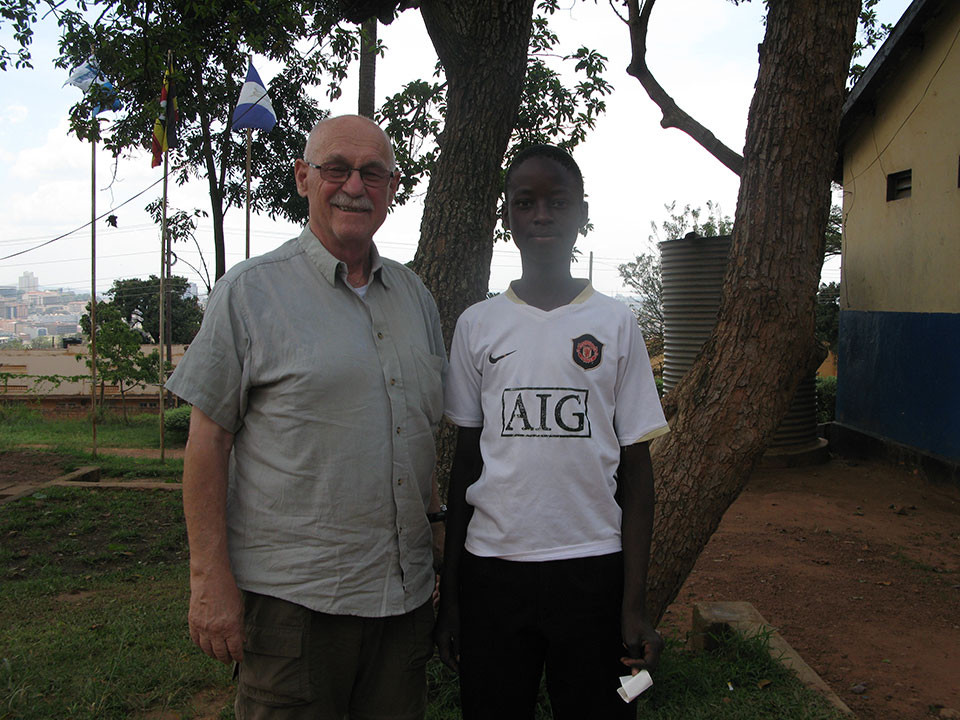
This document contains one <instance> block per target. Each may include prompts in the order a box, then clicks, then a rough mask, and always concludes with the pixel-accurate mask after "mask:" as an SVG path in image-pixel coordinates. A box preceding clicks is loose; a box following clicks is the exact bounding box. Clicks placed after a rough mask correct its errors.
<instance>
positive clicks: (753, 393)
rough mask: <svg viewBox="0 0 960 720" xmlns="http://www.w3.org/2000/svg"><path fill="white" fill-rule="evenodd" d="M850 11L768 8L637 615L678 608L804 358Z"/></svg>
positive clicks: (673, 405) (660, 477) (824, 2)
mask: <svg viewBox="0 0 960 720" xmlns="http://www.w3.org/2000/svg"><path fill="white" fill-rule="evenodd" d="M859 9H860V3H859V0H771V2H770V3H769V11H768V15H767V30H766V36H765V38H764V42H763V45H762V46H761V57H760V73H759V76H758V79H757V89H756V93H755V94H754V97H753V101H752V103H751V106H750V115H749V121H748V126H747V138H746V146H745V148H744V163H743V172H742V175H741V184H740V196H739V199H738V203H737V215H736V221H735V224H734V230H733V241H732V248H731V258H730V262H729V267H728V270H727V276H726V279H725V283H724V290H723V300H722V303H721V308H720V312H719V318H718V321H717V326H716V329H715V330H714V333H713V335H712V337H711V339H710V340H709V341H708V342H707V344H706V345H705V346H704V349H703V351H702V353H701V355H700V357H699V358H698V360H697V362H696V363H695V364H694V366H693V368H691V370H690V371H689V372H688V373H687V375H686V376H685V377H684V378H683V380H682V381H681V382H680V384H679V385H678V386H677V388H676V389H675V390H674V391H673V392H671V393H669V394H668V395H667V397H665V398H664V407H665V409H666V411H667V415H668V418H669V419H670V425H671V432H670V433H669V434H668V435H666V436H664V437H663V438H661V439H659V440H657V441H655V443H654V448H653V450H654V452H653V457H654V464H655V469H656V475H657V510H656V522H655V529H654V539H653V550H652V558H651V564H650V568H651V570H650V577H649V579H648V609H649V612H650V613H651V615H652V616H654V617H656V618H659V617H661V616H662V614H663V611H664V610H665V609H666V607H667V605H668V604H669V603H670V602H671V601H672V600H673V599H674V597H676V594H677V592H678V591H679V589H680V587H681V585H682V584H683V582H684V580H685V579H686V577H687V575H688V574H689V572H690V570H691V569H692V568H693V565H694V563H695V562H696V559H697V556H698V555H699V554H700V551H701V550H702V549H703V547H704V545H706V543H707V540H709V538H710V536H711V535H712V534H713V532H714V530H716V528H717V525H718V524H719V522H720V519H721V517H722V516H723V513H724V512H725V511H726V509H727V508H728V507H729V506H730V504H731V503H732V502H733V500H734V499H735V498H736V496H737V495H738V494H739V493H740V491H741V489H742V488H743V486H744V484H745V483H746V480H747V478H748V477H749V475H750V472H751V471H752V470H753V468H754V466H755V465H756V463H757V461H758V460H759V458H760V457H761V455H762V453H763V451H764V449H765V448H766V446H767V443H768V442H769V440H770V438H772V436H773V434H774V431H775V430H776V428H777V425H778V424H779V422H780V420H781V419H782V417H783V416H784V415H785V414H786V411H787V408H788V406H789V403H790V398H791V396H792V394H793V392H794V389H795V388H796V386H797V383H798V382H799V380H800V378H801V376H802V375H803V374H804V373H805V372H809V371H810V370H811V364H812V363H813V358H814V357H815V349H814V347H815V346H814V340H813V328H814V323H813V320H814V302H815V299H816V292H817V283H818V280H819V274H820V265H821V262H822V257H823V242H824V230H825V227H826V223H827V216H828V213H829V209H830V177H831V173H832V171H833V168H834V167H835V160H836V153H837V132H838V126H839V121H840V108H841V104H842V101H843V94H844V82H845V80H846V76H847V68H848V67H849V63H850V52H851V47H852V43H853V38H854V32H855V30H856V21H857V13H858V11H859Z"/></svg>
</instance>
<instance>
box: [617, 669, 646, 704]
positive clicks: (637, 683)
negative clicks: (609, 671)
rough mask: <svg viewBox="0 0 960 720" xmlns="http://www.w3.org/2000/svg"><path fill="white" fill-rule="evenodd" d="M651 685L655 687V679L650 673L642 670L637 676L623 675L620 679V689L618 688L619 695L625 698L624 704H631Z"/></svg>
mask: <svg viewBox="0 0 960 720" xmlns="http://www.w3.org/2000/svg"><path fill="white" fill-rule="evenodd" d="M651 685H653V678H651V677H650V673H648V672H647V671H646V670H641V671H640V672H638V673H637V674H636V675H623V676H622V677H621V678H620V687H619V688H617V693H618V694H619V695H620V697H621V698H623V701H624V702H630V701H632V700H634V699H636V698H637V696H639V695H640V693H642V692H643V691H644V690H646V689H647V688H648V687H650V686H651Z"/></svg>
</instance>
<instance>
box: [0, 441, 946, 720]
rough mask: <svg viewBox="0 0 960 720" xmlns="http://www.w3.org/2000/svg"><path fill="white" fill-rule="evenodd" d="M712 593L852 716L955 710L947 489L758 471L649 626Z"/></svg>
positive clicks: (28, 466)
mask: <svg viewBox="0 0 960 720" xmlns="http://www.w3.org/2000/svg"><path fill="white" fill-rule="evenodd" d="M104 452H112V451H108V450H104ZM149 452H151V451H145V453H149ZM138 454H139V453H138ZM54 458H55V456H52V455H47V454H45V453H42V452H37V451H31V452H6V453H3V454H2V457H0V485H3V484H4V483H7V484H16V483H24V482H36V483H38V484H39V482H42V481H44V480H48V479H52V478H53V477H56V476H57V475H59V474H60V472H59V470H58V469H57V467H56V464H55V462H54ZM710 600H745V601H747V602H750V603H752V604H753V605H754V606H755V607H756V608H757V610H758V611H759V612H760V613H761V614H762V615H763V616H764V618H766V620H767V621H768V622H769V623H771V624H772V625H774V626H775V627H776V628H777V629H778V630H779V631H780V633H781V634H782V635H783V637H784V638H785V639H786V640H787V642H789V643H790V644H791V645H792V646H793V647H794V648H795V649H796V650H797V651H798V652H799V653H800V655H801V656H802V657H803V658H804V660H806V661H807V663H809V664H810V666H811V667H813V669H814V670H815V671H816V672H817V673H819V674H820V676H821V677H822V678H823V679H824V680H825V681H826V682H827V683H828V684H829V685H830V686H831V687H832V688H833V690H834V691H835V692H836V693H837V694H838V695H839V696H840V697H841V698H842V699H843V700H844V701H845V702H846V703H847V704H848V705H849V706H850V707H851V708H852V709H853V710H854V712H855V713H856V714H857V716H858V717H859V718H861V719H862V720H880V719H881V718H883V719H884V720H887V719H896V720H920V719H921V718H924V719H927V718H931V717H938V716H939V717H960V715H952V714H950V712H949V710H957V711H960V487H958V486H957V485H937V484H932V483H930V482H928V481H927V480H925V479H924V478H923V477H922V476H921V475H920V474H919V473H917V472H916V471H913V470H911V469H909V468H905V467H899V466H895V465H890V464H886V463H883V462H879V461H876V462H862V463H860V462H854V461H850V460H845V459H843V458H834V459H832V460H831V461H830V462H829V463H827V464H825V465H819V466H813V467H807V468H797V469H761V470H758V471H757V472H756V473H755V474H754V476H753V477H752V478H751V480H750V482H749V484H748V486H747V488H746V490H744V492H743V493H742V494H741V496H740V497H739V498H738V499H737V501H736V502H735V503H734V504H733V505H732V506H731V507H730V509H729V510H728V511H727V513H726V515H725V516H724V518H723V521H722V522H721V524H720V527H719V529H718V530H717V532H716V534H715V535H714V536H713V538H712V539H711V540H710V542H709V544H708V545H707V547H706V549H705V550H704V552H703V554H702V555H701V557H700V559H699V561H698V562H697V565H696V567H695V568H694V570H693V572H692V573H691V575H690V577H689V578H688V580H687V583H686V584H685V585H684V587H683V589H682V590H681V592H680V595H679V597H678V598H677V601H676V602H675V603H674V605H672V606H671V608H670V609H669V610H668V611H667V615H666V616H665V618H664V621H663V623H662V625H661V629H663V630H664V631H665V632H667V633H671V634H674V635H675V636H680V637H682V636H683V634H684V633H685V632H686V631H687V630H688V629H689V624H690V614H691V608H692V604H693V603H694V602H698V601H710ZM215 695H216V698H214V701H213V706H216V703H220V705H219V706H220V707H222V704H223V702H226V700H224V698H223V697H221V694H219V693H215ZM228 699H229V698H227V700H228ZM201 704H202V703H201ZM201 715H202V716H203V717H206V716H207V715H206V712H203V713H201ZM215 716H216V713H215V712H214V713H211V717H215ZM153 717H154V716H151V718H153ZM156 717H161V716H156Z"/></svg>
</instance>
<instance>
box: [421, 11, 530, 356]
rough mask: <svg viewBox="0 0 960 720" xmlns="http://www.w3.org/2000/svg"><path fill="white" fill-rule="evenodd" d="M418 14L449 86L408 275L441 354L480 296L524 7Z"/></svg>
mask: <svg viewBox="0 0 960 720" xmlns="http://www.w3.org/2000/svg"><path fill="white" fill-rule="evenodd" d="M420 11H421V14H422V15H423V22H424V24H425V25H426V28H427V32H428V33H429V34H430V38H431V40H432V41H433V45H434V48H435V49H436V51H437V56H438V57H439V58H440V62H441V63H442V64H443V69H444V72H445V73H446V76H447V83H448V86H447V111H446V118H445V123H444V128H443V134H442V135H441V137H440V141H439V142H440V156H439V157H438V159H437V165H436V168H435V169H434V171H433V173H432V174H431V176H430V185H429V188H428V189H427V195H426V199H425V201H424V208H423V219H422V220H421V224H420V245H419V248H418V250H417V254H416V257H415V258H414V261H413V269H414V270H415V271H416V272H417V273H418V274H419V275H420V277H421V278H423V281H424V283H425V284H426V286H427V287H428V288H429V289H430V291H431V292H432V293H433V296H434V298H436V301H437V305H438V307H439V310H440V318H441V320H442V322H443V337H444V340H445V341H446V343H447V347H449V346H450V340H451V338H452V337H453V329H454V326H455V325H456V321H457V318H458V317H459V316H460V313H461V312H463V310H464V309H466V308H467V307H468V306H469V305H472V304H473V303H475V302H477V301H479V300H481V299H483V298H484V297H485V295H486V292H487V283H488V281H489V279H490V258H491V256H492V255H493V230H494V225H495V224H496V217H497V214H496V207H497V200H498V198H499V196H500V190H501V179H500V169H501V163H502V162H503V155H504V153H505V152H506V150H507V143H508V142H509V140H510V133H511V132H512V130H513V125H514V121H515V118H516V114H517V108H518V107H519V105H520V95H521V91H522V89H523V78H524V74H525V72H526V63H527V43H528V42H529V40H530V27H531V20H532V16H533V0H446V1H445V0H426V1H425V2H424V3H423V4H422V6H421V10H420Z"/></svg>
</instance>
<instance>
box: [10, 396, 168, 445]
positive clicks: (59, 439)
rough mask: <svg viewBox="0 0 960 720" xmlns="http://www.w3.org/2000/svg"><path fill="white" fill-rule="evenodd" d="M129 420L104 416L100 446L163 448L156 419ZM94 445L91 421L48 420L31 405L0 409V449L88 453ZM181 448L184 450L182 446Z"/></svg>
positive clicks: (140, 416) (131, 417)
mask: <svg viewBox="0 0 960 720" xmlns="http://www.w3.org/2000/svg"><path fill="white" fill-rule="evenodd" d="M128 419H129V422H128V423H125V422H124V421H123V418H122V417H121V416H120V415H119V414H114V413H105V414H104V416H103V417H102V418H100V421H99V422H98V423H97V445H98V446H99V447H121V448H159V447H160V424H159V419H158V417H157V416H156V415H151V414H149V413H142V414H132V413H131V414H130V415H129V418H128ZM92 441H93V434H92V428H91V424H90V420H89V418H57V419H47V418H44V416H43V414H42V413H41V412H40V410H38V409H36V408H34V407H31V406H29V405H19V404H10V405H0V447H8V448H9V447H17V446H24V445H48V446H53V447H56V448H61V449H66V450H86V449H89V447H90V446H91V444H92ZM167 444H168V446H169V445H170V443H167ZM179 444H180V445H181V446H182V444H183V443H182V442H180V443H179Z"/></svg>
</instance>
